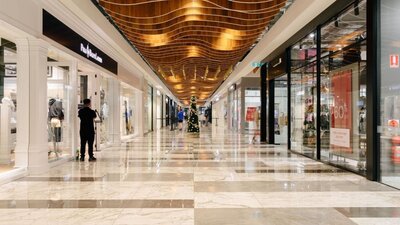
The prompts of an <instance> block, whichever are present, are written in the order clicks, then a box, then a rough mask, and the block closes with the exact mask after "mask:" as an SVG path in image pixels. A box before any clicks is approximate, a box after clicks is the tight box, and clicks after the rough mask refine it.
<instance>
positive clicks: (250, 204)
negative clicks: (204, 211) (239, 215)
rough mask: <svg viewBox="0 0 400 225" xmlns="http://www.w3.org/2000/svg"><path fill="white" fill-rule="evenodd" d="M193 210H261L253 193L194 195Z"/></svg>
mask: <svg viewBox="0 0 400 225" xmlns="http://www.w3.org/2000/svg"><path fill="white" fill-rule="evenodd" d="M194 202H195V208H261V207H262V206H261V204H260V202H259V201H258V200H257V199H256V198H255V196H254V194H253V193H238V192H235V193H232V192H218V193H195V194H194Z"/></svg>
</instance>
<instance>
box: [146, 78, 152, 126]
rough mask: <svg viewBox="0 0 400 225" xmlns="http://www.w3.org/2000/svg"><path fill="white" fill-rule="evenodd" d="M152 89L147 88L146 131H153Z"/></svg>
mask: <svg viewBox="0 0 400 225" xmlns="http://www.w3.org/2000/svg"><path fill="white" fill-rule="evenodd" d="M152 106H153V87H151V86H148V88H147V114H148V115H147V130H148V131H152V130H153V126H152V124H153V111H152V108H153V107H152Z"/></svg>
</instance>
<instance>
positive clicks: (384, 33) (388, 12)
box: [378, 0, 400, 188]
mask: <svg viewBox="0 0 400 225" xmlns="http://www.w3.org/2000/svg"><path fill="white" fill-rule="evenodd" d="M380 2H381V3H380V4H381V7H380V8H381V13H380V14H381V17H380V20H381V27H380V31H378V32H380V35H381V43H380V49H381V54H380V55H381V56H380V57H381V58H380V62H381V63H380V64H381V65H380V67H381V68H380V70H381V75H380V87H378V91H379V92H380V105H379V106H380V124H379V125H378V126H380V127H379V128H380V129H378V134H379V139H380V169H381V180H382V182H383V183H385V184H388V185H391V186H394V187H396V188H400V126H399V121H400V91H399V90H400V76H399V74H400V68H399V55H400V45H399V43H400V31H399V26H400V2H399V1H398V0H381V1H380ZM378 46H379V45H378Z"/></svg>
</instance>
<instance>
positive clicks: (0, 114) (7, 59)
mask: <svg viewBox="0 0 400 225" xmlns="http://www.w3.org/2000/svg"><path fill="white" fill-rule="evenodd" d="M16 136H17V48H16V46H15V44H14V43H13V42H10V41H8V40H5V39H1V43H0V137H1V138H0V172H5V171H8V170H12V169H13V168H14V164H15V163H14V162H15V155H14V150H15V146H16V138H17V137H16Z"/></svg>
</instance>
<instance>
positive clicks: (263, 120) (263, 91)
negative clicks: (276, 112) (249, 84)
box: [260, 64, 267, 142]
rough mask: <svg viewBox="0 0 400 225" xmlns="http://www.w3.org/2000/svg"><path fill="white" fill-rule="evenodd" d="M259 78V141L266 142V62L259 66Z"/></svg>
mask: <svg viewBox="0 0 400 225" xmlns="http://www.w3.org/2000/svg"><path fill="white" fill-rule="evenodd" d="M260 78H261V83H260V88H261V92H260V97H261V115H260V117H261V120H260V142H266V141H267V65H266V64H264V65H262V66H261V70H260Z"/></svg>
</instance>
